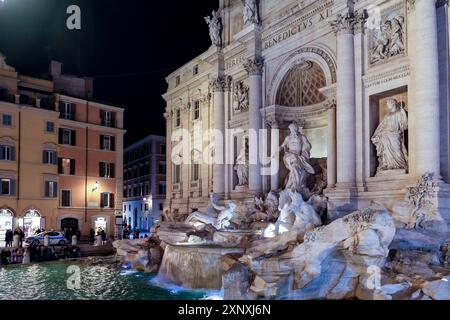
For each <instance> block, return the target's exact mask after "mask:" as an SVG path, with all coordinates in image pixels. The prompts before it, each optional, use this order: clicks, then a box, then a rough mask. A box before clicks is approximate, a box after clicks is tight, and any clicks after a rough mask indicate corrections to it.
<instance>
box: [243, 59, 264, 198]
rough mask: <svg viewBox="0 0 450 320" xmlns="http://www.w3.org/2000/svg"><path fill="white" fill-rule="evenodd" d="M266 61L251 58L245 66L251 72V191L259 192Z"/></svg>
mask: <svg viewBox="0 0 450 320" xmlns="http://www.w3.org/2000/svg"><path fill="white" fill-rule="evenodd" d="M263 67H264V62H263V60H262V59H261V58H255V59H249V60H248V61H247V62H246V63H245V64H244V68H245V70H246V71H247V72H248V74H249V80H250V92H249V114H248V117H249V120H248V121H249V147H250V150H249V158H250V159H249V191H250V193H253V194H258V193H260V192H261V191H262V176H261V161H260V154H259V152H260V151H261V150H260V149H261V147H260V141H259V131H260V130H261V129H262V117H261V107H262V72H263Z"/></svg>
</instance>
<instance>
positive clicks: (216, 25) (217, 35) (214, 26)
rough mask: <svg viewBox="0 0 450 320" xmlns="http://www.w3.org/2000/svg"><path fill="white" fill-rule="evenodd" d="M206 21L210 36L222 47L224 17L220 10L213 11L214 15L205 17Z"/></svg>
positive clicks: (215, 43) (213, 41)
mask: <svg viewBox="0 0 450 320" xmlns="http://www.w3.org/2000/svg"><path fill="white" fill-rule="evenodd" d="M205 21H206V23H207V24H208V26H209V37H210V38H211V42H212V44H213V45H215V46H217V47H220V46H222V28H223V26H222V19H221V17H220V12H218V11H214V10H213V12H212V17H209V16H207V17H205Z"/></svg>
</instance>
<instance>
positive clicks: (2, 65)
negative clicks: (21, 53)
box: [0, 52, 14, 71]
mask: <svg viewBox="0 0 450 320" xmlns="http://www.w3.org/2000/svg"><path fill="white" fill-rule="evenodd" d="M0 69H3V70H7V71H14V68H13V67H11V66H9V65H7V64H6V57H5V56H4V55H3V53H1V52H0Z"/></svg>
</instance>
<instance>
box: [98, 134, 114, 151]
mask: <svg viewBox="0 0 450 320" xmlns="http://www.w3.org/2000/svg"><path fill="white" fill-rule="evenodd" d="M100 149H101V150H106V151H115V150H116V138H115V137H112V136H105V135H100Z"/></svg>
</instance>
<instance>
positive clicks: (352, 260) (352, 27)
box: [114, 0, 450, 300]
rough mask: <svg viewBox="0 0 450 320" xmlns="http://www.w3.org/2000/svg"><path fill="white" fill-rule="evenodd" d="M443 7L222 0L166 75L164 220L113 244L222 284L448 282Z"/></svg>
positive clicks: (335, 296) (381, 295) (234, 287)
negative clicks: (191, 51)
mask: <svg viewBox="0 0 450 320" xmlns="http://www.w3.org/2000/svg"><path fill="white" fill-rule="evenodd" d="M448 12H449V4H448V1H432V0H377V1H365V0H358V1H347V0H319V1H312V0H302V1H294V0H261V1H257V0H245V1H237V0H230V1H220V7H219V9H218V10H217V11H213V12H212V15H210V16H208V17H206V18H205V21H206V23H207V26H208V28H209V35H210V38H211V44H212V45H211V47H210V48H209V49H208V50H207V51H206V52H204V53H203V54H201V55H200V56H198V57H197V58H195V59H193V60H192V61H190V62H189V63H187V64H186V65H184V66H183V67H181V68H180V69H178V70H176V71H174V72H173V73H172V74H170V75H169V76H168V77H167V79H166V80H167V82H168V90H167V93H166V94H165V95H164V96H163V97H164V99H165V100H166V102H167V108H166V113H165V118H166V121H167V135H168V136H167V141H168V142H167V148H168V154H171V155H172V156H173V157H172V158H171V157H168V160H167V161H168V168H170V170H168V172H167V175H168V176H167V183H168V185H167V190H168V195H167V199H166V200H167V201H166V208H165V210H164V219H163V222H162V223H161V224H160V225H158V226H157V227H156V228H155V230H154V233H153V237H152V239H151V240H145V239H144V240H131V241H130V240H124V241H118V242H116V243H115V244H114V245H115V247H116V248H117V253H118V255H119V256H121V257H122V258H123V259H124V261H126V262H127V263H129V264H130V265H131V266H132V267H133V268H135V269H138V270H142V271H147V272H151V273H155V274H157V279H159V281H161V282H162V283H170V284H174V285H177V286H181V287H184V288H187V289H202V290H203V289H205V290H206V289H211V290H219V291H220V292H221V293H222V295H223V298H224V299H242V300H257V299H294V300H312V299H327V300H341V299H349V300H351V299H362V300H431V299H433V300H445V299H447V300H448V299H450V282H449V280H450V279H449V273H450V272H449V270H450V269H449V262H450V260H449V257H450V255H449V243H450V238H449V230H448V223H449V219H450V215H449V212H450V209H449V208H450V200H449V199H450V187H449V185H448V182H449V181H450V156H449V155H450V151H449V150H450V147H449V146H450V143H449V140H448V132H449V130H448V128H449V127H450V125H449V122H450V121H449V117H448V114H449V105H448V97H449V96H450V95H449V89H448V88H449V85H448V84H449V83H450V80H449V79H450V76H449V74H448V65H449V61H450V60H449V56H450V54H449V50H448V48H449V46H448V42H449V39H450V38H449V37H448V16H449V14H448ZM438 30H439V32H438ZM443 30H447V31H443ZM205 31H206V26H205ZM442 31H443V32H442ZM193 70H194V72H193ZM442 70H447V71H445V72H440V71H442ZM211 129H213V130H215V132H219V133H221V134H222V137H225V136H226V137H227V138H226V139H225V143H223V141H221V140H220V139H217V137H216V139H214V142H213V149H212V150H204V148H203V145H202V141H203V142H204V141H206V140H205V139H203V140H202V137H203V136H202V134H204V133H205V132H208V131H209V130H211ZM264 129H265V132H266V135H265V137H261V135H258V132H261V131H263V132H264ZM183 130H184V131H185V132H186V135H185V136H183V135H182V134H179V133H180V131H183ZM233 130H234V131H233ZM229 131H231V134H228V132H229ZM255 132H256V134H254V133H255ZM198 134H200V135H199V137H198ZM228 136H229V138H228ZM186 137H187V139H189V138H190V137H193V141H194V143H195V142H197V141H200V146H199V147H198V148H197V149H196V150H193V152H192V153H191V154H190V151H191V150H189V151H188V152H184V151H180V150H179V148H178V147H179V143H180V141H182V140H183V139H184V140H187V139H186ZM208 142H209V140H208ZM260 148H262V149H260ZM264 151H267V152H266V153H267V154H269V153H270V154H271V155H275V154H278V157H275V156H273V157H272V158H271V160H270V163H265V164H262V163H259V161H255V158H258V156H259V155H261V154H262V153H264ZM191 155H192V160H193V161H194V162H192V163H191V162H189V161H188V162H186V160H187V158H190V157H191ZM209 155H211V157H214V159H219V160H220V159H223V158H224V156H227V158H231V162H226V163H225V164H224V162H220V161H215V162H214V163H213V164H210V163H206V164H203V163H200V162H199V159H201V158H202V157H203V158H207V157H208V156H209ZM269 158H270V156H269ZM180 159H182V161H178V160H180ZM263 169H271V170H269V171H270V173H267V171H264V170H263ZM272 169H273V170H272ZM278 169H279V170H278Z"/></svg>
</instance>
